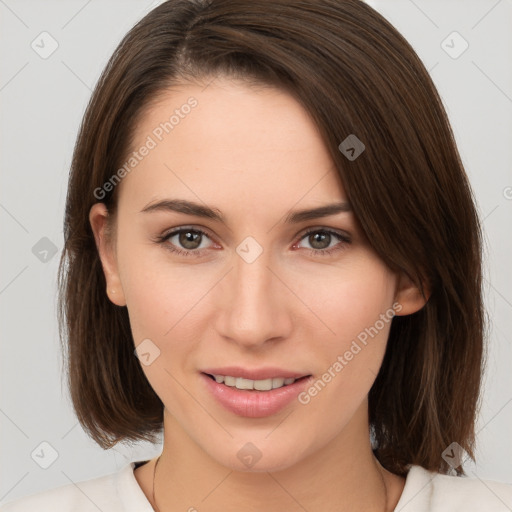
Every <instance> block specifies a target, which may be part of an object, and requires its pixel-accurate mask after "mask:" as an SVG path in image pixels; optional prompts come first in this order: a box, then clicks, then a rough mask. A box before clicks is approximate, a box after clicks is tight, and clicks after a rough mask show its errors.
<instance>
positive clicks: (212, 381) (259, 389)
mask: <svg viewBox="0 0 512 512" xmlns="http://www.w3.org/2000/svg"><path fill="white" fill-rule="evenodd" d="M225 373H228V372H225ZM233 373H239V374H240V373H242V372H241V371H240V372H233ZM246 373H247V372H246ZM246 373H245V374H246ZM260 373H263V372H260ZM265 373H266V375H264V376H265V377H267V378H265V379H260V380H253V379H247V378H245V377H239V376H236V377H235V376H234V375H223V374H221V373H216V372H214V373H209V372H201V373H200V376H201V381H202V382H203V385H204V389H205V391H206V393H207V394H209V395H210V396H211V397H212V398H213V399H214V400H215V402H216V403H217V404H219V405H220V406H222V407H223V408H224V409H225V410H226V411H228V412H230V413H232V414H235V415H237V416H242V417H245V418H265V417H268V416H272V415H274V414H277V413H279V412H280V411H282V410H283V409H284V408H286V407H287V406H291V405H292V404H293V403H294V402H296V403H297V404H298V403H299V402H298V401H297V397H298V396H299V395H300V393H302V392H304V390H305V389H306V388H307V386H308V385H309V381H310V379H312V375H311V374H308V375H303V376H300V375H299V374H295V376H292V375H290V372H280V373H281V374H282V373H285V374H286V373H288V375H287V376H286V377H283V376H281V377H269V376H268V375H269V372H268V371H266V372H265ZM242 375H243V373H242Z"/></svg>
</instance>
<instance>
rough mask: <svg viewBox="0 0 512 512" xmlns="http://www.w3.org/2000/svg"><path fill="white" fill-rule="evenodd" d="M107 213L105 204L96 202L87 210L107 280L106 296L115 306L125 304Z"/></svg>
mask: <svg viewBox="0 0 512 512" xmlns="http://www.w3.org/2000/svg"><path fill="white" fill-rule="evenodd" d="M108 215H109V213H108V209H107V207H106V206H105V204H103V203H96V204H94V205H93V206H92V207H91V209H90V211H89V222H90V224H91V228H92V232H93V233H94V240H95V242H96V248H97V249H98V255H99V257H100V260H101V265H102V267H103V274H104V275H105V281H106V282H107V290H106V293H107V295H108V298H109V299H110V301H111V302H112V303H114V304H115V305H117V306H126V300H125V298H124V293H123V287H122V284H121V279H120V277H119V271H118V268H117V258H116V254H115V250H114V244H113V241H112V240H110V239H109V237H108V236H107V220H108Z"/></svg>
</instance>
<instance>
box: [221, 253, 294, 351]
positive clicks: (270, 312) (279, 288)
mask: <svg viewBox="0 0 512 512" xmlns="http://www.w3.org/2000/svg"><path fill="white" fill-rule="evenodd" d="M278 274H279V272H278V271H277V270H276V269H274V268H272V262H271V261H270V258H269V254H267V252H266V251H263V253H262V254H260V255H259V257H258V258H257V259H256V260H255V261H252V262H248V261H246V260H244V258H243V257H241V256H239V254H238V253H234V255H233V268H232V269H231V271H230V272H229V273H228V274H227V275H226V277H225V279H223V280H222V283H221V284H222V286H221V287H219V288H218V290H217V292H218V295H217V300H218V305H219V309H218V314H217V317H216V324H217V325H216V328H217V332H218V333H219V334H220V335H221V336H222V337H224V338H225V339H227V340H229V341H231V342H233V343H237V344H239V345H242V346H244V347H246V348H257V347H260V346H261V345H263V344H264V343H265V342H267V341H270V340H273V341H277V340H278V339H285V338H287V337H289V336H290V333H291V331H292V329H293V322H292V311H291V309H290V308H292V307H293V304H292V303H291V298H293V294H292V293H291V292H290V291H289V290H288V288H287V287H286V285H285V284H283V282H282V280H280V279H279V278H278Z"/></svg>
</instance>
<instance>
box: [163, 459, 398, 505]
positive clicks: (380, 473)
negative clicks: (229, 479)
mask: <svg viewBox="0 0 512 512" xmlns="http://www.w3.org/2000/svg"><path fill="white" fill-rule="evenodd" d="M160 457H161V455H159V456H158V458H157V459H156V462H155V469H154V471H153V503H154V504H155V510H156V512H160V510H159V508H158V506H157V504H156V498H155V478H156V467H157V466H158V462H159V461H160ZM379 475H380V478H381V480H382V485H383V486H384V493H385V496H386V497H385V501H384V512H386V511H387V506H388V488H387V486H386V482H385V481H384V477H383V476H382V471H379Z"/></svg>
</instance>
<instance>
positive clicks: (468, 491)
mask: <svg viewBox="0 0 512 512" xmlns="http://www.w3.org/2000/svg"><path fill="white" fill-rule="evenodd" d="M458 510H460V511H464V512H473V511H474V512H477V511H478V512H480V511H482V510H485V511H486V512H510V510H512V485H511V484H506V483H503V482H495V481H492V480H481V479H480V478H478V477H476V478H474V477H460V476H450V475H443V474H440V473H436V472H432V471H427V470H426V469H424V468H422V467H420V466H414V465H413V466H411V467H410V469H409V472H408V474H407V478H406V481H405V487H404V489H403V492H402V496H401V497H400V500H399V501H398V504H397V506H396V507H395V512H413V511H414V512H445V511H446V512H448V511H450V512H454V511H458Z"/></svg>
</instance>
